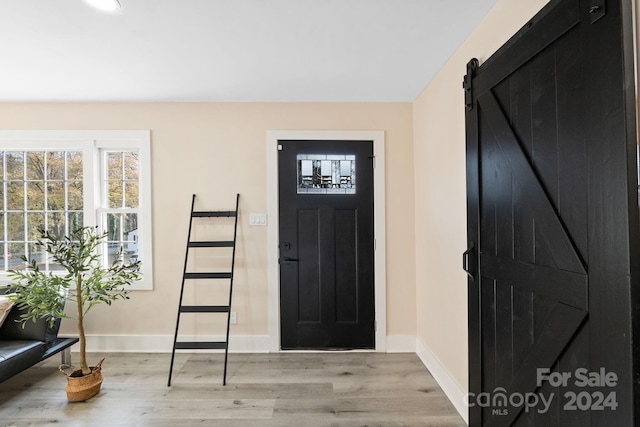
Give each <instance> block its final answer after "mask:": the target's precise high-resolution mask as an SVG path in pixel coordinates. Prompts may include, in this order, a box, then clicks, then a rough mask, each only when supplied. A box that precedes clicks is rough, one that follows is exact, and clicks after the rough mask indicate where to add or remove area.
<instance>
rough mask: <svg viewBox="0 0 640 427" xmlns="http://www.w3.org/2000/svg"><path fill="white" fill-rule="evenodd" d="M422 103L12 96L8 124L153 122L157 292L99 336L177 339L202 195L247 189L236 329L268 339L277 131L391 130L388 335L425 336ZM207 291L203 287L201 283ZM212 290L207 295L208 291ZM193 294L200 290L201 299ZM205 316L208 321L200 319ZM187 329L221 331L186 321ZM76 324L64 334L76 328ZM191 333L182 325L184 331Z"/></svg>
mask: <svg viewBox="0 0 640 427" xmlns="http://www.w3.org/2000/svg"><path fill="white" fill-rule="evenodd" d="M411 111H412V106H411V104H410V103H395V104H394V103H386V104H376V103H367V104H357V103H356V104H318V103H305V104H279V103H269V104H266V103H122V104H114V103H96V104H37V103H36V104H0V129H22V130H28V129H150V130H151V157H152V163H153V164H152V186H153V190H152V193H153V234H154V236H153V238H154V241H153V243H154V248H153V253H154V290H153V291H136V292H133V293H132V295H131V300H130V301H126V302H121V301H119V302H117V303H116V304H115V305H114V306H112V307H96V308H95V309H94V311H92V312H91V313H90V314H89V317H88V319H87V329H88V332H89V333H91V334H106V335H111V334H115V335H120V334H126V335H171V334H173V329H174V327H175V317H176V306H177V301H178V294H179V288H180V280H181V274H182V263H183V260H184V250H185V240H186V232H187V225H188V216H189V215H188V214H189V206H190V202H191V194H192V193H196V194H197V195H198V198H199V201H200V202H201V203H202V204H201V207H202V208H204V209H216V208H230V207H232V206H233V202H234V200H235V199H234V197H235V193H236V192H239V193H240V194H241V206H240V210H241V217H240V221H241V222H240V225H239V244H238V255H237V262H238V264H237V270H236V288H235V290H236V292H235V296H234V310H235V311H237V314H238V325H237V326H234V327H233V329H232V334H235V335H266V334H268V333H269V331H268V330H267V329H268V326H267V324H268V307H267V302H268V298H267V253H268V252H267V251H268V250H275V248H267V228H266V227H255V226H252V227H249V225H248V218H249V215H248V214H249V213H265V212H266V211H267V194H266V186H267V177H266V173H267V167H266V166H267V163H266V131H267V130H300V129H304V130H383V131H385V137H386V150H385V156H386V172H387V176H386V196H387V207H386V218H387V224H386V226H387V233H386V235H387V248H386V250H387V334H388V335H415V325H416V307H415V305H416V303H415V300H416V299H415V261H414V257H413V247H414V234H413V231H414V229H413V227H414V221H413V212H414V206H413V192H414V190H413V163H412V160H411V159H412V154H413V145H412V141H413V138H412V113H411ZM198 292H202V291H200V290H199V291H198ZM202 295H204V293H203V294H200V293H199V294H197V295H196V296H197V297H198V298H200V297H201V296H202ZM191 296H193V295H191ZM200 318H202V317H200ZM184 319H185V320H184V321H183V322H184V323H183V326H184V327H185V329H184V332H185V333H192V332H193V333H198V334H211V333H217V332H212V331H211V330H209V329H208V328H207V325H205V324H203V323H201V322H199V323H197V324H196V323H194V322H193V321H191V322H190V321H188V320H186V317H185V318H184ZM73 326H74V325H73V324H71V323H70V322H68V321H65V324H64V325H63V333H73V332H74V328H73ZM181 330H182V329H181Z"/></svg>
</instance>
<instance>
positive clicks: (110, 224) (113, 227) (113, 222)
mask: <svg viewBox="0 0 640 427" xmlns="http://www.w3.org/2000/svg"><path fill="white" fill-rule="evenodd" d="M121 217H122V215H121V214H113V213H109V214H107V240H109V241H120V240H121V234H120V233H121V231H122V224H121V221H120V219H121Z"/></svg>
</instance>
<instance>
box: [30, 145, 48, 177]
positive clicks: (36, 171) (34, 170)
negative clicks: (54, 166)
mask: <svg viewBox="0 0 640 427" xmlns="http://www.w3.org/2000/svg"><path fill="white" fill-rule="evenodd" d="M27 179H32V180H44V153H43V152H42V151H31V152H28V153H27Z"/></svg>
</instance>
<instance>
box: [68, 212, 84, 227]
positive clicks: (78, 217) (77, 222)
mask: <svg viewBox="0 0 640 427" xmlns="http://www.w3.org/2000/svg"><path fill="white" fill-rule="evenodd" d="M67 223H68V224H69V230H75V229H77V228H78V227H82V226H83V225H84V218H83V215H82V212H69V213H68V217H67Z"/></svg>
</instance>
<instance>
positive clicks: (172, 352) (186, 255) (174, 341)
mask: <svg viewBox="0 0 640 427" xmlns="http://www.w3.org/2000/svg"><path fill="white" fill-rule="evenodd" d="M195 202H196V195H195V194H194V195H193V196H192V197H191V211H190V212H189V231H188V232H187V248H186V251H185V255H184V267H183V269H182V283H181V285H180V299H179V300H178V315H177V318H176V331H175V333H174V335H173V347H172V350H171V365H170V366H169V380H168V381H167V387H170V386H171V375H172V373H173V362H174V359H175V356H176V342H177V341H178V328H179V327H180V311H181V310H180V307H182V297H183V295H184V281H185V276H186V273H187V261H188V260H189V242H190V241H191V227H192V225H193V207H194V205H195Z"/></svg>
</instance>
